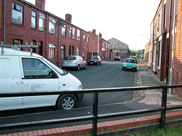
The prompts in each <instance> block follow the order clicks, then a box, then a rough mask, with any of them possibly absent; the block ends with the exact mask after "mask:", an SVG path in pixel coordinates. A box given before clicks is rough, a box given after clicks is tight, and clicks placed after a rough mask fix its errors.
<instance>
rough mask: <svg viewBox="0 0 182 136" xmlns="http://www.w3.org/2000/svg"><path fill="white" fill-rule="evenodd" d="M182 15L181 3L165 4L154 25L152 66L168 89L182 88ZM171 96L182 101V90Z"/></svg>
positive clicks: (178, 0)
mask: <svg viewBox="0 0 182 136" xmlns="http://www.w3.org/2000/svg"><path fill="white" fill-rule="evenodd" d="M181 15H182V1H181V0H161V1H160V3H159V6H158V8H157V11H156V14H155V16H154V19H153V21H152V23H151V34H150V35H151V38H150V48H149V58H148V60H147V61H148V62H149V63H150V64H149V65H148V66H149V67H150V69H151V71H153V72H154V73H155V74H157V76H158V78H159V79H160V80H161V81H163V82H164V83H165V84H167V85H181V84H182V37H181V35H182V28H181V24H182V16H181ZM150 56H151V57H150ZM169 93H172V94H176V95H178V96H180V97H182V89H173V90H170V91H169Z"/></svg>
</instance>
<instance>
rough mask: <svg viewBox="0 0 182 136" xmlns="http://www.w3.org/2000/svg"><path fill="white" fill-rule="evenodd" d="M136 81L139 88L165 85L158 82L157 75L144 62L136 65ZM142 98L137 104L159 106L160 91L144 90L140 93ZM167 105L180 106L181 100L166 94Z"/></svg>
mask: <svg viewBox="0 0 182 136" xmlns="http://www.w3.org/2000/svg"><path fill="white" fill-rule="evenodd" d="M137 76H138V78H137V79H138V80H139V81H137V85H139V86H161V85H165V84H164V83H163V82H161V81H159V79H158V78H157V75H155V74H154V73H153V72H151V71H150V69H149V68H148V66H147V63H146V62H143V61H139V63H138V75H137ZM140 93H143V94H142V95H143V96H144V97H143V99H142V100H140V101H138V103H144V104H149V105H161V98H162V91H161V90H159V89H156V90H145V91H141V92H140ZM167 105H171V106H172V105H182V99H181V98H179V97H177V96H175V95H171V94H168V95H167Z"/></svg>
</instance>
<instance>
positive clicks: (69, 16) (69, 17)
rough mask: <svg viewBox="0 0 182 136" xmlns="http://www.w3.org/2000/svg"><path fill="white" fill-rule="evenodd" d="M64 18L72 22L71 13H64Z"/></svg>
mask: <svg viewBox="0 0 182 136" xmlns="http://www.w3.org/2000/svg"><path fill="white" fill-rule="evenodd" d="M65 20H66V21H68V22H69V23H72V15H71V14H66V15H65Z"/></svg>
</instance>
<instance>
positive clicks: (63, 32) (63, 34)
mask: <svg viewBox="0 0 182 136" xmlns="http://www.w3.org/2000/svg"><path fill="white" fill-rule="evenodd" d="M66 28H67V26H66V24H63V25H62V26H61V36H63V37H66ZM63 30H64V31H63Z"/></svg>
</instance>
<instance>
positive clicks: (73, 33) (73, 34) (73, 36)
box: [72, 27, 75, 39]
mask: <svg viewBox="0 0 182 136" xmlns="http://www.w3.org/2000/svg"><path fill="white" fill-rule="evenodd" d="M72 38H73V39H75V28H74V27H73V31H72Z"/></svg>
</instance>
